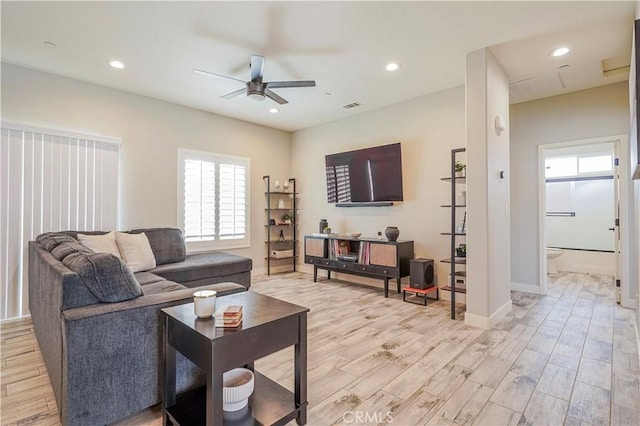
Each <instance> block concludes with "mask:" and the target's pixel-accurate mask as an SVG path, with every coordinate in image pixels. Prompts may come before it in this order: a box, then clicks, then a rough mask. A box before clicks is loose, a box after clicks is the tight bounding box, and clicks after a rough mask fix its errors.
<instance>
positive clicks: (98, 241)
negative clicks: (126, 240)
mask: <svg viewBox="0 0 640 426" xmlns="http://www.w3.org/2000/svg"><path fill="white" fill-rule="evenodd" d="M78 241H80V242H81V243H82V245H83V246H85V247H87V248H90V249H91V250H93V251H95V252H97V253H110V254H112V255H114V256H115V257H117V258H118V259H121V258H122V256H120V250H118V244H116V233H115V232H113V231H111V232H109V233H107V234H104V235H87V234H80V233H78Z"/></svg>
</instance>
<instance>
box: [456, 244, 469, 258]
mask: <svg viewBox="0 0 640 426" xmlns="http://www.w3.org/2000/svg"><path fill="white" fill-rule="evenodd" d="M456 257H467V245H466V244H460V245H459V246H458V248H456Z"/></svg>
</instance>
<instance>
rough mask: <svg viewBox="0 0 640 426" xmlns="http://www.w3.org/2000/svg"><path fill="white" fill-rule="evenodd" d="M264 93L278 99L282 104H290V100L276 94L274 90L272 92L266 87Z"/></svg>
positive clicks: (270, 97) (275, 99)
mask: <svg viewBox="0 0 640 426" xmlns="http://www.w3.org/2000/svg"><path fill="white" fill-rule="evenodd" d="M264 94H265V96H266V97H268V98H269V99H272V100H274V101H276V102H277V103H279V104H280V105H284V104H288V103H289V101H287V100H286V99H285V98H283V97H281V96H279V95H276V94H275V93H274V92H272V91H271V90H269V89H264Z"/></svg>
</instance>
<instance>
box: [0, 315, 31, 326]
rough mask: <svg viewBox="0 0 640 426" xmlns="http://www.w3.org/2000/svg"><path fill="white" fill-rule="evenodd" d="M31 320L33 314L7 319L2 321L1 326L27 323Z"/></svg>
mask: <svg viewBox="0 0 640 426" xmlns="http://www.w3.org/2000/svg"><path fill="white" fill-rule="evenodd" d="M28 319H31V314H27V315H23V316H21V317H13V318H5V319H3V320H0V324H2V325H5V324H12V323H14V322H21V321H25V320H28Z"/></svg>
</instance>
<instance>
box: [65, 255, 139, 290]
mask: <svg viewBox="0 0 640 426" xmlns="http://www.w3.org/2000/svg"><path fill="white" fill-rule="evenodd" d="M62 263H63V264H64V265H65V266H66V267H67V268H69V269H71V270H72V271H74V272H75V273H77V274H78V275H79V276H80V279H81V280H82V282H83V283H84V285H85V286H87V288H88V289H89V291H91V293H92V294H93V295H94V296H95V297H96V299H98V300H99V301H100V302H122V301H125V300H130V299H134V298H136V297H140V296H142V289H141V288H140V284H138V281H137V280H136V278H135V277H134V275H133V272H131V270H130V269H129V268H128V267H127V265H125V263H124V262H123V261H122V260H121V259H119V258H117V257H116V256H114V255H112V254H109V253H93V252H92V253H82V252H76V253H72V254H70V255H68V256H67V257H65V258H64V260H63V261H62Z"/></svg>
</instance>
